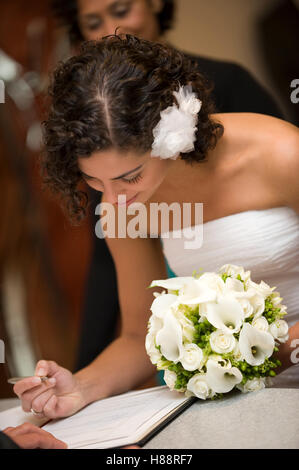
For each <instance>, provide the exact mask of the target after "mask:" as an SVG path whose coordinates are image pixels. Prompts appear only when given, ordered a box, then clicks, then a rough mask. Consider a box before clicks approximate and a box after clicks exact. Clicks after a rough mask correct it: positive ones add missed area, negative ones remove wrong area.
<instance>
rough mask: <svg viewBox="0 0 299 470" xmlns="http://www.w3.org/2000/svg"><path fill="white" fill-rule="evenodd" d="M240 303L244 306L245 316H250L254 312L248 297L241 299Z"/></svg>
mask: <svg viewBox="0 0 299 470" xmlns="http://www.w3.org/2000/svg"><path fill="white" fill-rule="evenodd" d="M239 304H240V305H241V307H242V308H243V312H244V318H248V317H250V316H251V315H252V314H253V306H252V305H251V303H250V301H249V300H248V299H239Z"/></svg>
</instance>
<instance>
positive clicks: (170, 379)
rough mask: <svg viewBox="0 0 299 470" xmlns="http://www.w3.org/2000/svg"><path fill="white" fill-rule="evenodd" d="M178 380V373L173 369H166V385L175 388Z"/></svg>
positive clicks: (171, 388)
mask: <svg viewBox="0 0 299 470" xmlns="http://www.w3.org/2000/svg"><path fill="white" fill-rule="evenodd" d="M176 380H177V375H176V373H175V372H172V371H171V370H165V371H164V381H165V383H166V385H167V386H168V387H169V388H170V390H174V386H175V383H176Z"/></svg>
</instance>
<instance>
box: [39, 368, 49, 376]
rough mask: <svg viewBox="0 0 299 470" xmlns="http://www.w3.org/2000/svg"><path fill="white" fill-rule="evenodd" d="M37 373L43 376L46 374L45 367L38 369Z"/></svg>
mask: <svg viewBox="0 0 299 470" xmlns="http://www.w3.org/2000/svg"><path fill="white" fill-rule="evenodd" d="M37 375H39V376H44V375H47V373H46V371H45V369H38V371H37Z"/></svg>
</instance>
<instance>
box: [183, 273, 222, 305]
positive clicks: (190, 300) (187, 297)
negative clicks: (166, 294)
mask: <svg viewBox="0 0 299 470" xmlns="http://www.w3.org/2000/svg"><path fill="white" fill-rule="evenodd" d="M216 295H217V294H216V292H215V291H214V290H212V289H210V288H209V287H207V286H206V285H205V284H204V283H202V282H200V279H193V280H192V281H190V282H188V283H186V284H184V285H183V286H182V287H181V289H180V292H179V302H180V303H181V304H183V305H196V304H202V303H205V302H213V301H214V300H215V299H216Z"/></svg>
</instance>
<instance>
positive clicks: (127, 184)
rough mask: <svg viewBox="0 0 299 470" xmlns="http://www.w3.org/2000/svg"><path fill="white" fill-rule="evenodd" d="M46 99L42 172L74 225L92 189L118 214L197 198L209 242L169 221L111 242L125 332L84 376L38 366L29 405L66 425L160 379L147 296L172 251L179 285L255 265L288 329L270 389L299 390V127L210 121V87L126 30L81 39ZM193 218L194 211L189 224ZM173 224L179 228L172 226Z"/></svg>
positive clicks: (227, 117) (258, 120)
mask: <svg viewBox="0 0 299 470" xmlns="http://www.w3.org/2000/svg"><path fill="white" fill-rule="evenodd" d="M50 95H51V97H52V106H51V110H50V114H49V117H48V119H47V121H46V122H45V123H44V124H45V149H46V151H45V154H44V156H43V160H42V166H43V170H44V172H45V177H46V180H45V181H46V182H47V184H48V185H49V187H50V188H51V189H52V190H53V191H54V192H56V193H59V194H61V195H62V196H63V197H64V200H65V203H66V206H67V207H68V210H69V213H70V216H71V217H72V218H73V219H76V220H80V219H81V218H82V217H83V216H84V214H85V209H86V207H87V204H88V201H87V196H86V194H85V193H84V192H83V191H82V190H81V189H80V182H81V181H82V180H85V181H86V182H87V183H88V184H89V185H90V186H92V187H93V188H94V189H96V190H99V191H101V192H103V202H105V203H107V204H110V205H111V207H113V208H115V216H116V218H117V216H118V213H119V212H120V211H121V210H123V208H124V206H125V207H126V209H129V207H130V206H131V207H133V206H132V205H133V203H134V202H138V203H141V204H143V205H144V207H145V208H146V209H147V214H149V213H150V207H151V206H150V205H151V204H152V203H162V202H163V203H166V204H167V205H168V206H170V205H171V204H172V203H174V202H175V203H178V204H179V205H180V206H183V203H190V204H196V203H198V202H200V203H202V204H203V220H202V222H203V231H204V237H203V244H202V246H201V247H200V248H198V249H196V250H184V248H183V245H182V243H183V239H182V238H181V239H180V238H175V237H171V236H170V237H169V238H163V233H162V230H161V224H159V225H158V228H157V232H158V235H160V237H154V236H152V233H151V231H150V229H151V228H150V224H147V226H148V227H149V230H148V231H147V233H145V234H143V235H142V236H140V237H137V238H133V237H130V236H125V237H118V238H116V237H115V238H114V237H113V236H108V237H107V243H108V246H109V249H110V251H111V254H112V256H113V259H114V263H115V266H116V271H117V283H118V291H119V298H120V305H121V314H122V325H121V334H120V336H119V337H118V338H117V339H116V340H114V341H113V342H112V343H111V344H110V345H109V346H108V347H107V348H106V349H105V350H104V352H103V353H101V354H100V355H99V356H98V357H97V358H96V359H95V360H94V361H93V362H92V363H91V364H90V365H88V366H87V367H85V368H84V369H82V370H80V371H79V372H77V373H76V374H72V373H71V372H70V371H68V370H66V369H64V368H63V367H61V366H59V365H58V364H56V363H55V362H53V361H46V360H42V361H39V362H38V364H37V366H36V371H35V373H36V376H35V377H31V378H26V379H24V380H22V381H20V382H18V383H17V384H16V385H15V386H14V391H15V393H16V394H17V395H18V396H19V397H20V398H21V400H22V405H23V409H24V410H25V411H32V412H33V413H39V414H41V415H45V416H47V417H49V418H57V417H62V416H69V415H71V414H73V413H75V412H76V411H78V410H79V409H81V408H82V407H84V406H85V405H87V404H89V403H91V402H93V401H95V400H98V399H101V398H104V397H108V396H111V395H115V394H119V393H123V392H125V391H128V390H130V389H133V388H136V386H138V385H139V384H141V383H143V382H144V381H145V380H147V379H148V378H149V377H150V376H151V375H152V374H153V373H154V368H153V366H152V364H151V362H150V360H149V358H148V356H147V354H146V350H145V335H146V327H147V321H148V318H149V307H150V305H151V303H152V301H153V293H152V290H149V289H146V287H147V286H149V284H150V283H151V281H152V280H154V279H163V278H165V277H167V275H166V268H165V262H164V256H165V257H166V259H167V261H168V263H169V265H170V267H171V269H173V271H174V272H175V274H176V275H177V276H185V275H187V276H190V275H191V274H192V272H193V271H194V269H198V268H200V269H202V270H203V271H216V270H217V269H218V268H219V267H221V266H222V265H223V264H237V265H241V266H244V268H245V269H246V270H248V269H249V270H251V276H252V279H253V280H254V281H256V282H258V281H259V280H264V281H265V282H267V283H269V284H270V285H272V286H273V285H275V286H277V290H278V291H279V292H280V293H281V295H282V297H283V299H284V304H285V305H287V307H288V316H287V317H286V320H288V322H289V325H291V328H290V330H289V340H288V342H286V343H284V344H282V345H281V347H280V351H279V359H280V360H281V362H282V366H281V373H280V374H279V375H278V376H277V377H276V378H275V379H274V382H275V381H276V385H277V384H278V383H279V381H281V385H282V386H294V385H295V384H296V385H297V386H298V383H299V374H298V368H296V367H295V366H294V365H293V363H294V361H292V360H291V357H294V355H292V352H293V349H292V348H293V344H294V340H296V338H299V322H298V317H299V307H298V304H299V290H298V283H299V267H298V266H299V186H298V176H299V154H298V149H299V132H298V129H297V128H296V127H295V126H293V125H291V124H289V123H287V122H284V121H282V120H279V119H276V118H273V117H269V116H264V115H260V114H250V113H237V114H213V105H212V103H211V101H210V98H209V94H208V91H207V90H206V88H205V81H204V78H203V77H202V75H201V74H200V73H199V72H198V71H197V69H196V68H194V64H193V62H192V61H190V59H187V58H186V57H184V56H183V55H182V54H181V53H180V52H178V51H175V50H173V49H170V48H168V46H166V45H162V44H154V43H151V42H149V41H146V40H141V39H137V38H136V37H134V36H131V35H126V36H117V35H115V36H109V37H106V38H104V39H103V40H102V41H98V42H96V41H94V42H88V43H85V44H84V45H83V46H82V49H81V52H80V54H79V55H77V56H75V57H72V58H70V59H69V60H68V61H66V62H65V63H61V64H60V65H59V66H58V67H57V69H56V71H55V73H54V77H53V83H52V86H51V88H50ZM120 195H124V196H125V203H124V205H122V201H121V200H120V198H119V196H120ZM129 219H130V217H129V216H127V219H126V222H127V223H128V220H129ZM118 220H119V219H118ZM196 222H197V221H196V220H195V219H194V217H193V216H192V218H191V221H190V226H195V225H196ZM169 224H170V225H169V232H170V234H171V233H174V231H176V230H177V228H178V227H177V226H175V224H174V221H173V220H169ZM100 287H101V286H99V295H101V294H100V291H101V289H100ZM296 322H297V323H296ZM295 343H296V341H295ZM298 343H299V340H298ZM296 345H297V344H296ZM283 371H284V372H283ZM37 376H48V377H49V380H46V381H44V380H43V381H41V379H40V378H39V377H37Z"/></svg>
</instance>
